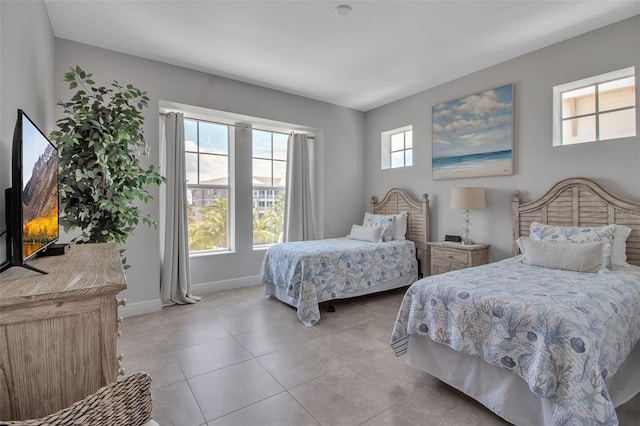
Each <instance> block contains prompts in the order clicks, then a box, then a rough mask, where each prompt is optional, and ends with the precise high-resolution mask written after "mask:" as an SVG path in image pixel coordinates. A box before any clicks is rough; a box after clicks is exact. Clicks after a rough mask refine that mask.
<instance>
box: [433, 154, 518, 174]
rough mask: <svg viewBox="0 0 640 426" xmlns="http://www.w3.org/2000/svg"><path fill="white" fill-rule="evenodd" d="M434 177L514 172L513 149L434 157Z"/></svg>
mask: <svg viewBox="0 0 640 426" xmlns="http://www.w3.org/2000/svg"><path fill="white" fill-rule="evenodd" d="M432 166H433V179H452V178H466V177H480V176H507V175H511V174H513V164H512V157H511V150H510V149H509V150H504V151H495V152H484V153H480V154H470V155H459V156H455V157H441V158H434V159H433V163H432Z"/></svg>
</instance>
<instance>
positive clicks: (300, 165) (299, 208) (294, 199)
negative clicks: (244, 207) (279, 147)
mask: <svg viewBox="0 0 640 426" xmlns="http://www.w3.org/2000/svg"><path fill="white" fill-rule="evenodd" d="M312 164H313V139H309V138H307V135H305V134H300V133H291V135H289V140H288V146H287V189H286V207H285V211H284V241H306V240H315V239H316V232H315V221H314V216H313V197H312V192H311V188H312V180H313V176H312Z"/></svg>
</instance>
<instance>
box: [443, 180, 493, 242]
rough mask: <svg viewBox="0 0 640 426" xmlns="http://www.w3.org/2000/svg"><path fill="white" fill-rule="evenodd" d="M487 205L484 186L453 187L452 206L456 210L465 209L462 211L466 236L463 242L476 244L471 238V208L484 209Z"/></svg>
mask: <svg viewBox="0 0 640 426" xmlns="http://www.w3.org/2000/svg"><path fill="white" fill-rule="evenodd" d="M485 207H487V202H486V200H485V197H484V188H480V187H474V188H469V187H467V188H453V189H451V208H452V209H456V210H463V212H462V230H463V231H464V236H463V237H462V244H474V242H473V241H472V240H471V239H470V238H469V233H470V229H471V226H470V224H469V219H470V217H471V212H470V210H476V209H484V208H485Z"/></svg>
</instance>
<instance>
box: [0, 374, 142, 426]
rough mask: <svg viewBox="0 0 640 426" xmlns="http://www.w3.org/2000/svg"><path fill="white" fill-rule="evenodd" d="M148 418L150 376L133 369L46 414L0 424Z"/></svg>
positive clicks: (103, 423) (107, 425)
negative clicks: (89, 393) (133, 371)
mask: <svg viewBox="0 0 640 426" xmlns="http://www.w3.org/2000/svg"><path fill="white" fill-rule="evenodd" d="M150 418H151V376H150V375H148V374H147V373H136V374H132V375H130V376H128V377H125V378H124V379H122V380H121V381H119V382H114V383H111V384H108V385H107V386H104V387H102V388H100V389H98V391H97V392H96V393H94V394H93V395H89V396H88V397H86V398H84V399H82V400H80V401H78V402H76V403H74V404H73V405H71V406H70V407H68V408H65V409H63V410H60V411H58V412H56V413H53V414H50V415H48V416H46V417H42V418H40V419H35V420H20V421H10V422H3V421H0V426H9V425H10V426H80V425H82V426H140V425H142V424H144V423H146V422H147V421H149V419H150Z"/></svg>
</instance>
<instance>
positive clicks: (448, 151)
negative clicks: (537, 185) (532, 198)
mask: <svg viewBox="0 0 640 426" xmlns="http://www.w3.org/2000/svg"><path fill="white" fill-rule="evenodd" d="M432 117H433V123H432V125H433V158H442V157H455V156H460V155H469V154H479V153H485V152H495V151H504V150H510V149H512V138H513V119H512V118H513V86H512V85H511V84H509V85H506V86H502V87H498V88H496V89H493V90H487V91H485V92H481V93H477V94H475V95H471V96H467V97H464V98H460V99H456V100H454V101H449V102H445V103H442V104H439V105H435V106H434V107H433V110H432Z"/></svg>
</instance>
